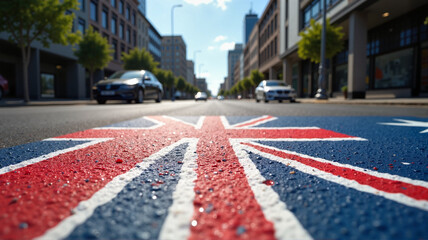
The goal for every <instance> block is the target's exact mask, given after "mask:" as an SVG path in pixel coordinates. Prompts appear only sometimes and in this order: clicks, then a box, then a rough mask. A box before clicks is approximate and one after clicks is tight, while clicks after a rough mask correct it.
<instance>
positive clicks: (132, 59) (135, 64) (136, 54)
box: [122, 48, 159, 72]
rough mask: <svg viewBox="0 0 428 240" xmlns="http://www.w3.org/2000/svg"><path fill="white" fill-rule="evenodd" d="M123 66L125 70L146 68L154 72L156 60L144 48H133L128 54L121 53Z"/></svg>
mask: <svg viewBox="0 0 428 240" xmlns="http://www.w3.org/2000/svg"><path fill="white" fill-rule="evenodd" d="M122 61H123V68H124V69H126V70H141V69H144V70H148V71H150V72H154V71H155V69H156V67H157V65H158V64H159V63H158V62H155V60H154V59H153V56H152V55H151V54H150V53H149V52H148V51H147V50H146V49H139V48H134V49H132V50H131V51H130V52H129V54H128V53H125V52H124V53H122Z"/></svg>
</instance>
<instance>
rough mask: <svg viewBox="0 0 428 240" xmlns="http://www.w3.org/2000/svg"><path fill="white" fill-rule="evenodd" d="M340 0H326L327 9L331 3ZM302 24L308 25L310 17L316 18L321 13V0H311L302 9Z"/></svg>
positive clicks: (333, 3)
mask: <svg viewBox="0 0 428 240" xmlns="http://www.w3.org/2000/svg"><path fill="white" fill-rule="evenodd" d="M339 1H341V0H326V5H327V9H329V8H331V7H332V6H333V5H335V4H336V3H338V2H339ZM302 13H303V26H302V28H305V27H307V26H309V23H310V21H311V19H312V18H313V19H317V18H319V17H320V16H321V14H322V0H313V1H312V2H311V3H310V4H308V5H307V6H306V7H305V8H304V9H303V10H302Z"/></svg>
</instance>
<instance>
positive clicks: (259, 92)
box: [256, 80, 297, 103]
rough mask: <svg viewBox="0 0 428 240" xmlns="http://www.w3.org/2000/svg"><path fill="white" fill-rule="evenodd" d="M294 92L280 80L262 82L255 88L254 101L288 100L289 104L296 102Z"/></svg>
mask: <svg viewBox="0 0 428 240" xmlns="http://www.w3.org/2000/svg"><path fill="white" fill-rule="evenodd" d="M296 97H297V95H296V91H295V90H294V88H292V87H291V86H287V85H286V84H285V83H284V82H283V81H281V80H263V81H261V82H260V84H259V85H258V86H257V88H256V101H257V102H260V101H261V100H263V101H264V102H266V103H267V102H269V101H272V100H278V101H279V102H282V101H283V100H290V102H295V101H296Z"/></svg>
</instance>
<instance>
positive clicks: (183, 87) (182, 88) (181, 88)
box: [177, 77, 186, 92]
mask: <svg viewBox="0 0 428 240" xmlns="http://www.w3.org/2000/svg"><path fill="white" fill-rule="evenodd" d="M177 90H178V91H182V92H184V91H185V90H186V80H185V79H184V78H183V77H179V78H178V79H177Z"/></svg>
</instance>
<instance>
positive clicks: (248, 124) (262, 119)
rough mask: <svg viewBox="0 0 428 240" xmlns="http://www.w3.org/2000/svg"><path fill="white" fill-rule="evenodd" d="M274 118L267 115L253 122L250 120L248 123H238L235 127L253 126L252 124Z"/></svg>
mask: <svg viewBox="0 0 428 240" xmlns="http://www.w3.org/2000/svg"><path fill="white" fill-rule="evenodd" d="M272 118H273V117H272V116H266V117H264V118H261V119H257V120H254V121H251V122H248V123H244V124H239V125H237V126H235V127H237V128H241V127H247V126H251V125H254V124H256V123H259V122H262V121H265V120H269V119H272Z"/></svg>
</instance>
